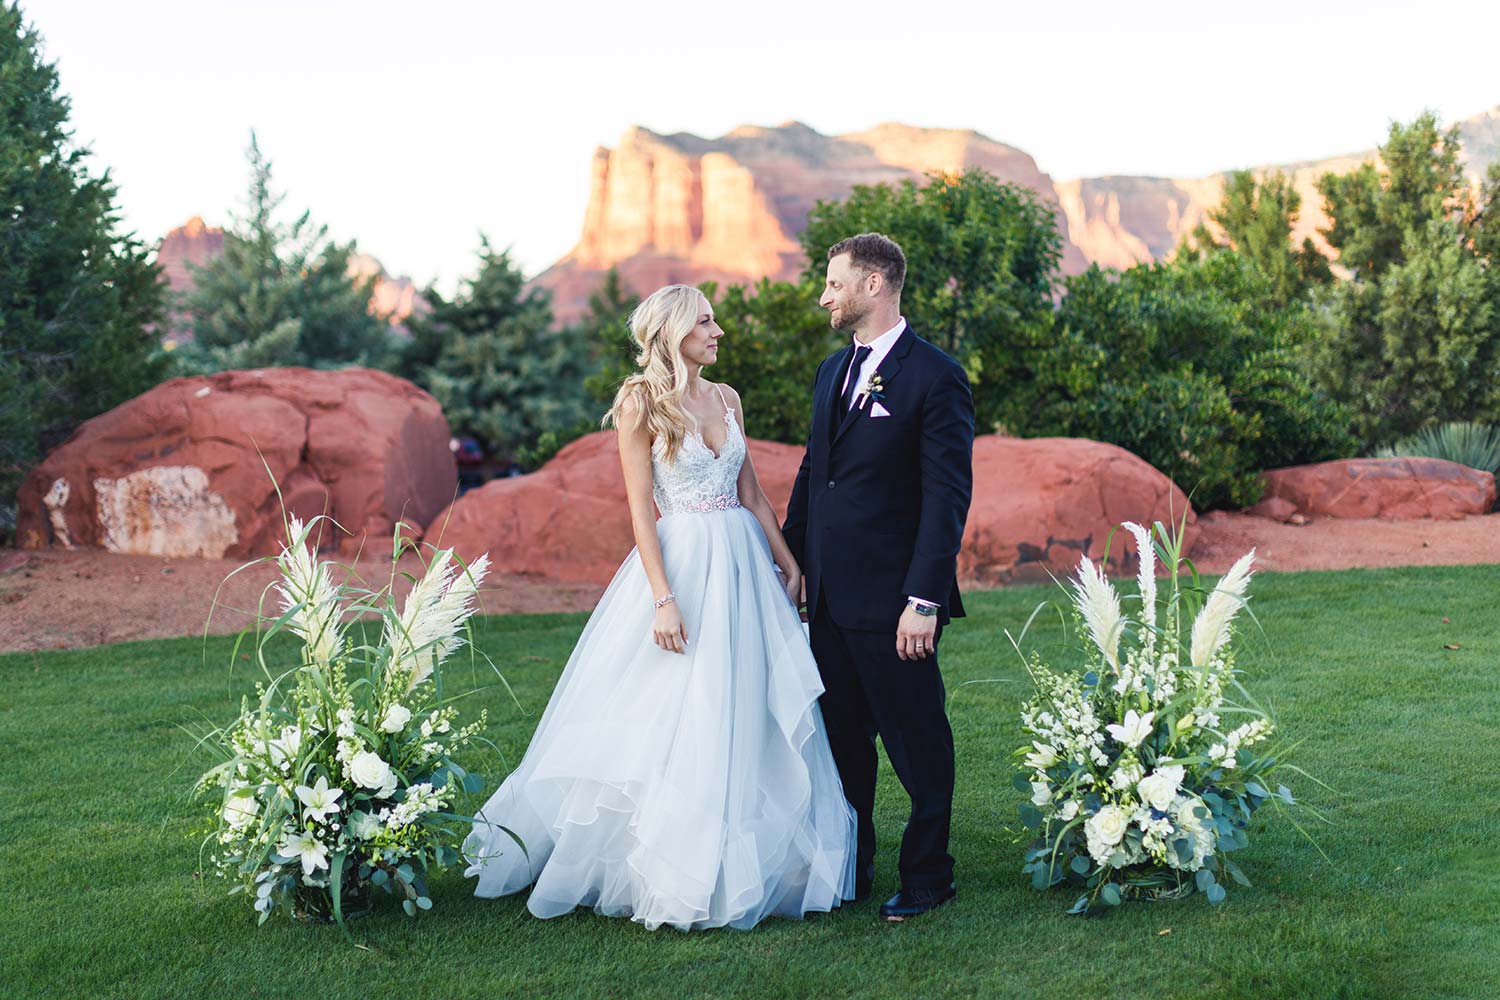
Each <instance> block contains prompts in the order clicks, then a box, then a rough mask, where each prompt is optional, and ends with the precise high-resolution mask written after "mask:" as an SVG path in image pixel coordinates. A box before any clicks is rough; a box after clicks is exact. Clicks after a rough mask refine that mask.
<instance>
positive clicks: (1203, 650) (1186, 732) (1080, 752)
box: [1016, 523, 1302, 914]
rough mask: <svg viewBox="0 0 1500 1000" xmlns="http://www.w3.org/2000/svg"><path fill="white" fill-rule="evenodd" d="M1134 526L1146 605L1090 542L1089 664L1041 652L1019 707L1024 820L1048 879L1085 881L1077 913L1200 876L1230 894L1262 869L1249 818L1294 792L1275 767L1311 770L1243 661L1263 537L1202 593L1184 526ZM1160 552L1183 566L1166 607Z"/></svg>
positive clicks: (1080, 607) (1206, 887)
mask: <svg viewBox="0 0 1500 1000" xmlns="http://www.w3.org/2000/svg"><path fill="white" fill-rule="evenodd" d="M1124 527H1125V529H1126V530H1127V531H1129V532H1130V533H1131V534H1132V535H1133V536H1134V537H1135V541H1136V545H1137V549H1138V551H1139V553H1140V567H1139V577H1138V584H1139V590H1140V614H1139V616H1138V617H1137V618H1135V619H1130V618H1127V617H1126V616H1125V615H1124V614H1123V613H1122V611H1121V602H1120V596H1119V594H1117V593H1116V591H1115V589H1114V587H1113V586H1112V585H1111V584H1110V582H1109V580H1108V579H1107V578H1106V577H1105V575H1104V573H1103V570H1102V567H1095V566H1094V564H1093V563H1092V562H1090V560H1089V559H1088V557H1087V556H1084V557H1083V558H1082V559H1081V560H1080V564H1079V568H1078V577H1077V580H1076V582H1075V583H1074V584H1073V587H1072V597H1073V606H1074V610H1075V612H1076V618H1077V621H1078V622H1079V624H1080V625H1081V627H1082V628H1081V630H1082V631H1083V632H1085V633H1086V634H1087V636H1088V643H1087V649H1086V652H1085V662H1084V664H1083V669H1082V670H1079V671H1076V672H1073V673H1057V672H1054V671H1052V670H1050V669H1048V668H1047V667H1046V666H1045V665H1044V664H1043V663H1042V662H1041V658H1040V656H1033V657H1032V658H1031V660H1030V661H1029V663H1028V669H1029V671H1030V673H1031V676H1032V679H1033V681H1034V682H1035V685H1036V690H1035V696H1034V697H1033V698H1032V699H1031V700H1030V701H1028V702H1027V703H1026V704H1024V705H1023V706H1022V709H1021V726H1022V729H1023V730H1024V731H1025V733H1026V735H1027V736H1028V737H1029V738H1030V743H1029V745H1027V746H1025V747H1023V748H1021V749H1020V750H1018V751H1017V752H1016V757H1017V760H1018V761H1019V762H1020V764H1021V767H1022V768H1023V772H1022V773H1020V774H1018V775H1017V776H1016V785H1017V787H1018V788H1019V789H1021V790H1023V791H1026V792H1028V793H1029V794H1030V796H1031V799H1030V801H1029V802H1027V803H1026V804H1024V805H1022V806H1021V818H1022V822H1023V823H1024V824H1025V826H1026V827H1027V828H1029V829H1032V830H1035V831H1037V833H1036V838H1035V840H1034V841H1032V843H1031V844H1030V846H1029V848H1028V850H1027V851H1026V855H1025V867H1024V869H1023V870H1024V871H1025V872H1029V873H1030V875H1031V880H1032V885H1033V887H1035V888H1037V889H1039V890H1040V889H1048V888H1050V887H1052V886H1056V885H1061V884H1067V885H1071V886H1074V887H1075V888H1078V889H1081V890H1082V895H1080V896H1079V897H1078V899H1077V901H1076V902H1075V903H1074V904H1073V906H1072V908H1071V909H1070V910H1069V911H1068V912H1069V913H1074V914H1082V913H1095V912H1100V911H1101V910H1102V909H1103V908H1106V907H1113V906H1118V905H1120V903H1121V902H1122V901H1123V900H1125V899H1162V898H1175V897H1179V896H1185V895H1188V894H1190V893H1192V892H1194V891H1199V892H1202V893H1203V894H1204V895H1205V896H1206V897H1207V898H1208V901H1209V902H1210V903H1219V902H1222V901H1223V900H1224V898H1225V896H1226V892H1225V889H1224V882H1225V880H1226V879H1232V880H1234V881H1235V882H1237V883H1239V884H1240V885H1249V884H1250V883H1249V880H1248V879H1247V878H1246V877H1245V874H1244V872H1242V871H1241V870H1240V868H1239V866H1237V865H1236V864H1235V863H1234V862H1233V861H1231V860H1230V859H1229V855H1230V854H1231V853H1232V852H1234V851H1237V850H1240V849H1242V848H1244V847H1246V846H1247V845H1248V844H1249V838H1248V836H1247V833H1246V829H1247V827H1248V825H1249V822H1250V817H1251V816H1252V815H1253V814H1254V813H1255V812H1256V810H1258V809H1259V808H1260V807H1261V806H1263V805H1265V804H1266V803H1267V802H1274V803H1278V804H1282V803H1285V804H1291V803H1292V802H1293V799H1292V793H1291V792H1290V791H1289V790H1288V789H1287V787H1286V786H1285V785H1281V784H1277V783H1275V780H1274V776H1275V775H1276V774H1277V773H1278V772H1279V771H1281V770H1282V769H1285V768H1291V769H1292V770H1298V771H1299V773H1302V772H1300V770H1299V769H1297V768H1295V767H1292V765H1289V764H1286V763H1284V762H1283V761H1282V760H1281V759H1280V756H1281V755H1280V753H1279V752H1278V751H1277V749H1276V748H1274V747H1272V745H1271V742H1272V737H1273V736H1274V735H1275V733H1276V727H1275V723H1274V721H1273V720H1272V718H1271V716H1270V715H1269V713H1267V712H1266V711H1265V710H1263V709H1262V708H1260V707H1259V706H1258V705H1256V704H1255V702H1254V701H1253V700H1252V699H1251V698H1250V696H1249V694H1248V693H1247V692H1246V691H1245V689H1244V688H1243V686H1242V685H1241V684H1240V682H1239V680H1238V678H1237V673H1238V671H1236V670H1235V666H1234V649H1233V642H1232V640H1233V637H1234V634H1235V629H1234V627H1233V623H1234V620H1235V617H1236V615H1237V614H1238V612H1239V611H1240V609H1241V608H1242V607H1243V606H1244V604H1245V602H1246V600H1247V598H1246V591H1247V588H1248V586H1249V583H1250V577H1251V572H1250V566H1251V563H1252V562H1253V560H1254V557H1255V553H1254V550H1252V551H1251V552H1249V553H1247V554H1246V555H1245V556H1244V557H1243V558H1241V559H1240V560H1239V561H1238V562H1236V563H1235V564H1234V566H1233V567H1232V568H1231V569H1230V571H1229V572H1228V573H1227V574H1225V575H1224V577H1223V578H1222V579H1221V580H1220V581H1219V583H1218V586H1217V587H1215V588H1214V589H1213V590H1212V591H1211V592H1209V593H1208V594H1207V595H1206V597H1204V596H1203V588H1202V587H1201V586H1199V585H1198V581H1197V578H1196V574H1194V575H1193V576H1192V578H1191V579H1192V585H1191V586H1183V585H1182V584H1181V583H1180V581H1181V580H1182V579H1183V577H1182V574H1181V570H1182V568H1183V562H1184V561H1183V560H1182V558H1181V542H1180V539H1181V535H1180V533H1179V534H1178V535H1177V536H1175V537H1174V536H1171V535H1169V534H1168V532H1167V531H1166V530H1165V529H1164V528H1163V527H1162V526H1161V525H1160V524H1157V525H1156V526H1155V532H1156V538H1155V539H1153V536H1152V533H1151V532H1150V531H1148V530H1147V529H1145V528H1143V527H1141V526H1140V525H1138V524H1131V523H1127V524H1125V525H1124ZM1158 554H1159V555H1160V556H1161V557H1162V559H1163V561H1164V562H1165V563H1166V564H1167V565H1168V567H1169V569H1170V573H1169V578H1170V581H1171V583H1170V587H1171V592H1170V594H1169V595H1167V598H1166V600H1165V607H1164V608H1158V595H1157V578H1156V566H1157V561H1156V560H1157V556H1158ZM1200 599H1201V604H1200V603H1199V602H1200ZM1195 612H1196V613H1195ZM1189 623H1190V625H1189ZM1018 648H1019V646H1018ZM1272 788H1274V789H1275V791H1274V792H1273V791H1271V790H1270V789H1272Z"/></svg>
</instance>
